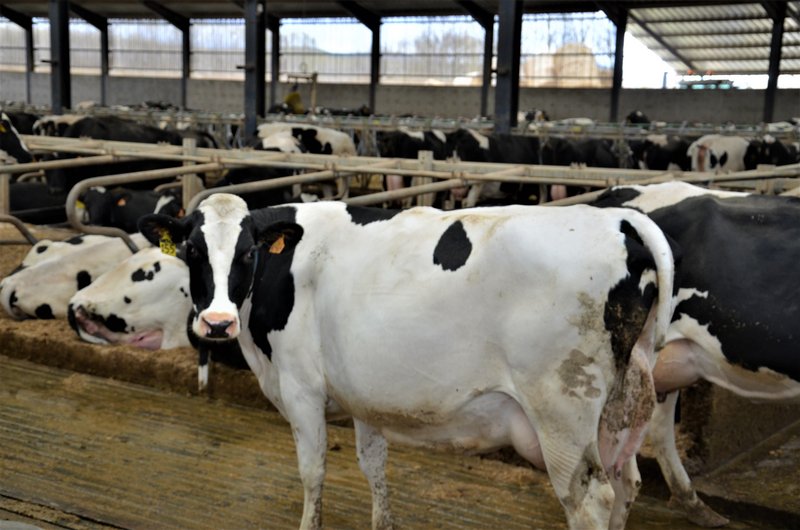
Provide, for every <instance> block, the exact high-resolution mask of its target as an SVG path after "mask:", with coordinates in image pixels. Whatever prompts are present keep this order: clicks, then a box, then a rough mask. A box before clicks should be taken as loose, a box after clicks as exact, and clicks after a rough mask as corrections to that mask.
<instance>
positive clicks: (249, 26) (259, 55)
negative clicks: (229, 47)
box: [244, 0, 267, 138]
mask: <svg viewBox="0 0 800 530" xmlns="http://www.w3.org/2000/svg"><path fill="white" fill-rule="evenodd" d="M266 38H267V37H266V4H265V2H264V0H245V3H244V131H245V137H246V138H249V137H251V136H254V135H255V134H256V128H257V126H258V123H257V122H258V117H259V116H264V112H265V110H266V109H265V107H264V101H265V100H264V98H265V94H264V77H265V75H266V67H267V63H266V60H267V59H266V53H267V41H266Z"/></svg>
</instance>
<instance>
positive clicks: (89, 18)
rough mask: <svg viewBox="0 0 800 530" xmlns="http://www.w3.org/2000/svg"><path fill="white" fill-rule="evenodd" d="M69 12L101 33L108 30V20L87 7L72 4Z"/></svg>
mask: <svg viewBox="0 0 800 530" xmlns="http://www.w3.org/2000/svg"><path fill="white" fill-rule="evenodd" d="M69 10H70V11H72V12H73V13H75V14H76V15H78V16H79V17H81V18H82V19H83V20H85V21H86V22H88V23H89V24H91V25H92V26H94V27H95V28H97V29H99V30H100V31H105V30H107V29H108V18H106V17H104V16H101V15H98V14H97V13H95V12H94V11H89V10H88V9H86V8H85V7H83V6H80V5H78V4H74V3H72V2H70V4H69Z"/></svg>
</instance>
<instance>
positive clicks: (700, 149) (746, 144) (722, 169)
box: [687, 134, 758, 173]
mask: <svg viewBox="0 0 800 530" xmlns="http://www.w3.org/2000/svg"><path fill="white" fill-rule="evenodd" d="M687 154H688V155H689V158H691V160H692V171H702V172H713V173H728V172H732V171H744V170H747V169H755V168H756V165H757V164H758V159H757V154H756V146H755V145H754V144H753V142H751V141H750V140H748V139H746V138H741V137H739V136H725V135H722V134H707V135H705V136H702V137H700V138H698V139H697V140H695V141H694V142H692V144H691V145H690V146H689V149H687Z"/></svg>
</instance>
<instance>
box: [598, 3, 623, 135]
mask: <svg viewBox="0 0 800 530" xmlns="http://www.w3.org/2000/svg"><path fill="white" fill-rule="evenodd" d="M601 7H602V8H603V11H604V12H605V14H606V16H607V17H608V18H609V19H610V20H611V22H613V23H614V26H615V27H616V29H617V35H616V44H615V47H614V77H613V81H612V84H611V111H610V112H609V117H608V121H610V122H612V123H613V122H616V121H617V120H618V119H619V95H620V92H621V91H622V62H623V51H624V50H625V30H626V28H627V27H628V9H627V8H626V7H620V6H616V5H612V4H604V5H602V6H601Z"/></svg>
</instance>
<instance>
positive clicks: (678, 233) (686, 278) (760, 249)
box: [650, 195, 800, 381]
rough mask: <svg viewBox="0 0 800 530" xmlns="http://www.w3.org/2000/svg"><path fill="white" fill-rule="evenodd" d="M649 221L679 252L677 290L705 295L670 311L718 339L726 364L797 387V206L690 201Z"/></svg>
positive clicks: (788, 201)
mask: <svg viewBox="0 0 800 530" xmlns="http://www.w3.org/2000/svg"><path fill="white" fill-rule="evenodd" d="M650 217H651V218H652V219H653V220H654V221H655V222H656V223H657V224H658V226H659V227H660V228H661V229H662V230H663V231H664V233H666V234H667V235H668V236H670V237H671V238H673V239H675V240H676V241H677V242H678V244H679V245H680V246H681V248H682V251H683V258H682V263H681V267H680V270H681V275H680V279H679V280H678V282H677V283H678V286H679V287H680V288H682V289H696V290H697V291H699V292H700V293H708V296H707V297H702V296H692V297H690V298H689V299H687V300H685V301H683V302H681V303H680V304H678V306H677V307H676V308H675V313H674V316H673V319H674V320H679V319H681V318H682V317H683V316H684V315H686V316H688V317H691V318H693V319H695V320H696V321H697V322H699V324H700V325H701V326H702V325H708V326H709V327H708V331H709V333H710V334H711V335H713V336H714V337H716V338H717V340H719V342H720V344H721V346H722V353H723V354H724V355H725V357H726V358H727V359H728V361H730V362H731V363H733V364H735V365H738V366H741V367H742V368H745V369H748V370H753V371H757V370H758V369H759V368H762V367H763V368H769V369H770V370H774V371H776V372H778V373H781V374H784V375H787V376H788V377H791V378H792V379H794V380H795V381H800V362H798V358H797V351H798V348H800V334H798V333H797V322H800V297H798V295H800V281H798V279H797V275H795V274H789V273H787V271H791V270H793V268H794V267H795V266H796V264H797V263H800V245H794V244H788V243H787V242H791V241H798V240H800V200H798V199H797V198H793V197H792V198H790V197H773V196H762V195H750V196H746V197H731V198H726V199H720V198H717V197H713V196H711V195H703V196H698V197H690V198H688V199H685V200H683V201H681V202H679V203H676V204H674V205H671V206H667V207H664V208H660V209H658V210H655V211H653V212H651V214H650Z"/></svg>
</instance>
